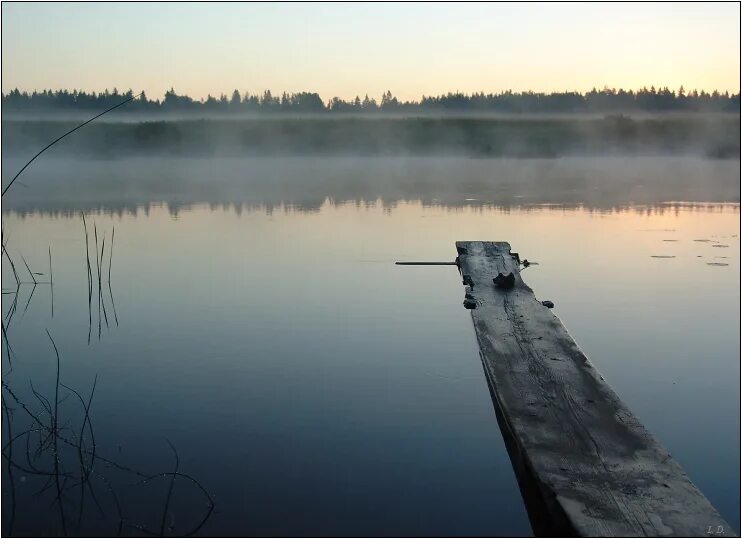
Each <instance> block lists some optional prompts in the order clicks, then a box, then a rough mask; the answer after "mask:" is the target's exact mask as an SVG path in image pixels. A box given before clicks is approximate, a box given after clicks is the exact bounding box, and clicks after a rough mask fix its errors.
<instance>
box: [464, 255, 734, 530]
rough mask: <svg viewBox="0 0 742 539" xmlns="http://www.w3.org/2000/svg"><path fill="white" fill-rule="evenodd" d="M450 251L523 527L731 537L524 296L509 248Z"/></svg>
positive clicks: (558, 327)
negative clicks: (505, 281)
mask: <svg viewBox="0 0 742 539" xmlns="http://www.w3.org/2000/svg"><path fill="white" fill-rule="evenodd" d="M456 247H457V251H458V252H459V263H460V268H461V273H462V276H464V280H465V281H468V279H467V278H466V276H468V277H469V278H470V279H471V282H472V283H473V286H470V287H467V294H468V295H471V296H473V299H474V300H475V301H476V308H475V309H472V310H471V316H472V319H473V321H474V327H475V330H476V335H477V340H478V342H479V348H480V353H481V357H482V363H483V366H484V370H485V373H486V375H487V379H488V382H489V385H490V390H491V392H492V396H493V402H494V404H495V408H496V411H497V415H498V420H499V422H500V427H501V430H502V431H503V436H504V437H505V441H506V444H507V446H508V451H509V453H510V458H511V461H512V463H513V466H514V468H515V471H516V475H517V477H518V481H519V484H520V487H521V492H522V494H523V497H524V500H525V502H526V507H527V509H528V512H529V517H530V520H531V524H532V526H533V529H534V532H535V533H536V534H537V535H560V536H564V535H578V536H597V537H606V536H609V537H620V536H665V537H670V536H686V537H687V536H690V537H703V536H716V537H718V536H735V535H736V533H735V531H734V530H732V528H731V527H730V526H729V524H728V523H727V522H725V521H724V519H723V518H722V517H721V516H720V515H719V513H718V512H717V511H716V510H715V509H714V507H713V506H712V505H711V504H710V502H709V501H708V500H707V499H706V497H705V496H704V495H703V494H702V493H701V492H700V491H699V490H698V488H696V486H695V485H694V484H693V483H692V482H691V481H690V479H689V478H688V476H687V475H686V474H685V472H684V471H683V470H682V469H681V467H680V465H679V464H678V463H677V462H676V461H675V460H674V459H673V458H672V457H671V456H670V454H669V453H668V452H667V451H666V450H665V449H664V448H663V447H662V446H661V445H660V444H659V443H658V442H657V441H656V440H655V439H654V438H653V437H652V435H651V434H650V433H649V432H648V431H647V430H646V429H645V428H644V426H643V425H642V424H641V423H640V422H639V421H638V419H637V418H636V417H635V416H634V415H633V414H632V413H631V412H630V411H629V410H628V408H627V407H626V406H625V405H624V404H623V403H622V402H621V400H620V399H619V398H618V396H617V395H616V393H614V391H613V390H612V389H611V388H610V386H609V385H608V384H607V383H606V382H605V380H604V379H603V377H602V376H601V375H600V373H599V372H598V371H597V370H596V369H595V368H594V367H593V366H592V364H591V363H590V361H589V360H588V359H587V357H586V356H585V354H584V353H583V352H582V350H580V348H579V347H578V346H577V344H576V343H575V341H574V340H573V339H572V337H571V336H570V335H569V333H568V332H567V330H566V329H565V328H564V326H563V325H562V323H561V322H560V320H559V319H558V318H557V317H556V316H555V315H554V314H553V313H552V312H551V310H550V309H548V308H547V307H545V306H543V305H542V304H541V302H540V301H538V300H537V299H536V297H535V296H534V293H533V291H532V290H531V288H530V287H528V286H527V285H526V284H525V283H524V282H523V279H522V278H521V276H520V271H519V261H518V259H517V255H511V252H510V245H509V244H507V243H505V242H481V241H463V242H457V243H456ZM499 272H502V273H503V274H507V273H509V272H513V273H514V274H515V286H514V287H513V288H512V289H501V288H496V287H495V285H494V284H493V282H492V279H493V278H494V277H495V276H497V274H498V273H499ZM709 527H710V528H709ZM709 529H710V530H711V531H712V533H708V531H709ZM719 530H723V532H722V533H719Z"/></svg>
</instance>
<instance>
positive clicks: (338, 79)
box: [2, 2, 740, 101]
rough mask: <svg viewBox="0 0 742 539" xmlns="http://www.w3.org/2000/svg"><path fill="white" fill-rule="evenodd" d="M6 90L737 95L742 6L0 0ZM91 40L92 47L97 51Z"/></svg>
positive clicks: (153, 94)
mask: <svg viewBox="0 0 742 539" xmlns="http://www.w3.org/2000/svg"><path fill="white" fill-rule="evenodd" d="M2 15H3V18H2V21H3V22H2V45H3V47H2V60H3V64H4V65H3V77H2V91H3V93H7V92H8V91H10V90H12V89H14V88H18V89H21V90H28V91H31V90H33V89H48V88H54V89H57V88H69V89H74V88H84V89H86V90H88V91H102V90H103V89H104V88H110V89H112V88H114V87H116V88H119V89H120V90H125V89H128V88H132V89H136V90H137V91H140V90H144V91H145V92H146V93H147V94H148V96H149V97H150V98H161V97H162V96H163V95H164V92H165V91H166V90H168V89H170V88H171V87H172V88H175V89H176V90H177V91H178V92H179V93H183V94H187V95H190V96H192V97H194V98H195V99H197V100H198V99H201V98H203V99H205V98H206V97H207V95H209V94H211V95H216V96H218V95H219V94H221V93H226V94H229V93H230V92H231V91H232V90H234V89H235V88H237V89H238V90H239V91H240V92H241V93H244V92H250V93H252V94H255V93H259V92H262V91H263V90H266V89H269V90H271V91H272V92H274V93H275V92H278V93H280V92H283V91H286V92H289V93H292V92H299V91H311V92H317V93H319V94H320V95H322V96H326V97H328V98H329V97H334V96H337V97H340V98H341V99H353V98H354V97H355V96H356V95H358V96H360V97H363V96H364V95H365V94H368V95H369V96H372V97H376V98H378V97H379V96H380V95H381V94H382V93H383V92H385V91H387V90H390V91H392V93H393V94H394V95H395V96H397V97H398V98H399V99H400V100H403V101H406V100H411V99H419V98H420V97H421V96H423V95H440V94H445V93H447V92H463V93H473V92H479V91H484V92H486V93H489V92H492V93H498V92H501V91H505V90H508V89H510V90H513V91H515V92H519V91H534V92H545V93H549V92H560V91H577V92H587V91H589V90H590V89H592V88H593V87H595V88H599V89H600V88H603V87H609V88H626V89H635V90H636V89H640V88H642V87H650V86H652V85H654V86H655V87H664V86H667V87H669V88H671V89H673V90H677V89H679V88H680V87H681V86H683V87H684V88H685V89H686V90H687V91H689V90H692V89H697V90H699V91H700V90H706V91H709V92H710V91H712V90H718V91H719V92H721V93H723V92H725V91H728V92H730V93H738V92H739V76H740V70H739V58H740V57H739V50H740V49H739V47H740V41H739V24H738V23H739V15H740V11H739V5H735V4H730V3H704V4H695V3H690V4H689V3H662V4H580V5H572V4H566V5H565V4H556V5H555V4H541V5H539V4H525V5H513V4H496V5H491V4H490V5H481V4H476V5H474V4H464V5H462V4H455V5H454V4H435V5H423V4H333V5H329V4H323V3H318V4H307V5H300V4H290V5H287V4H280V5H278V4H209V5H208V6H207V5H203V4H198V3H196V4H164V3H150V4H126V3H105V4H100V3H85V4H69V3H63V4H48V3H39V4H36V3H12V2H11V3H8V2H6V3H3V5H2ZM91 43H95V47H91V46H90V45H91Z"/></svg>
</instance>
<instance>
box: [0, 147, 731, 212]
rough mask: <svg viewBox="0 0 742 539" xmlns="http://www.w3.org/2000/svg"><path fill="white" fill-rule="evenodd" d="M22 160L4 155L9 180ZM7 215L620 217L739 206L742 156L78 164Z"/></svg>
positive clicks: (55, 161)
mask: <svg viewBox="0 0 742 539" xmlns="http://www.w3.org/2000/svg"><path fill="white" fill-rule="evenodd" d="M19 164H20V162H19V161H18V160H16V159H4V160H3V173H4V174H7V173H10V171H12V170H14V167H16V166H18V165H19ZM26 174H27V176H26V177H25V178H24V185H23V186H20V187H19V188H18V189H16V190H15V191H14V192H13V194H12V196H10V197H6V199H4V200H3V209H4V211H14V212H17V213H20V214H26V213H30V212H33V211H41V212H43V213H45V214H50V215H71V214H72V213H75V212H79V211H80V210H85V211H103V212H104V213H111V214H116V215H123V214H136V213H137V212H138V211H140V210H141V211H144V213H145V215H146V214H147V213H148V212H149V211H150V208H151V207H152V206H153V205H160V204H165V205H166V207H167V208H168V209H169V211H170V212H171V214H172V215H178V214H179V213H180V212H181V211H183V210H184V209H188V208H190V207H193V206H194V205H198V204H208V205H209V206H210V207H212V208H213V209H217V208H219V209H221V208H230V209H231V210H232V211H235V212H238V213H240V212H252V211H264V212H266V213H269V214H270V213H272V212H274V211H279V212H280V211H297V212H317V211H319V209H320V208H321V207H322V206H323V205H324V204H326V203H327V202H328V201H329V203H330V204H339V205H342V204H347V203H353V204H357V205H358V206H359V207H361V206H364V205H368V204H377V203H378V204H381V205H382V206H383V207H384V208H388V209H393V208H394V207H396V205H397V204H399V203H400V202H415V201H417V202H420V203H421V204H422V205H424V206H443V207H447V208H461V207H478V208H482V209H490V208H497V209H503V210H506V209H508V208H523V209H529V208H534V207H541V206H543V205H544V204H556V205H559V206H562V207H567V208H578V207H579V208H587V209H591V210H592V209H595V210H600V211H620V210H622V209H623V208H626V207H629V206H631V207H637V206H648V207H655V206H660V207H664V205H665V204H666V203H667V201H673V200H674V201H682V202H677V203H670V207H677V206H679V205H681V204H687V203H708V202H709V201H712V202H733V203H739V200H740V190H739V181H738V178H739V161H738V160H710V159H701V158H693V157H682V156H674V157H673V156H670V157H668V156H664V157H638V158H632V159H628V158H626V157H601V158H597V157H594V158H561V159H461V158H412V157H409V158H402V157H400V158H362V157H357V158H341V157H337V158H324V159H318V158H310V157H283V158H249V159H248V158H244V159H237V158H226V159H218V160H216V159H187V158H180V159H168V158H158V159H155V158H151V159H146V158H129V159H121V160H73V159H69V158H66V159H65V158H50V159H47V160H46V161H41V162H39V163H38V164H36V163H35V164H34V168H33V169H29V170H28V171H27V173H26Z"/></svg>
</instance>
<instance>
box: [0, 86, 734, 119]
mask: <svg viewBox="0 0 742 539" xmlns="http://www.w3.org/2000/svg"><path fill="white" fill-rule="evenodd" d="M133 95H134V92H133V91H132V90H127V91H125V92H123V93H122V92H119V90H117V89H116V88H114V89H113V90H112V91H109V90H105V91H103V92H99V93H95V92H85V91H82V90H72V91H70V90H42V91H32V92H30V93H29V92H26V91H23V92H22V91H20V90H18V89H14V90H11V91H10V92H8V93H4V94H2V106H3V109H4V110H5V111H6V112H44V113H47V112H76V111H81V112H82V111H93V110H100V109H104V108H107V107H111V106H113V105H115V104H116V103H119V102H121V101H122V100H123V99H127V98H129V97H132V96H133ZM739 110H740V94H739V93H736V94H730V93H729V92H723V93H722V92H718V91H716V90H714V91H713V92H711V93H709V92H706V91H705V90H701V91H697V90H692V91H686V90H685V89H684V88H683V87H680V89H678V91H677V92H676V91H674V90H670V89H668V88H667V87H664V88H660V89H657V88H655V87H654V86H652V87H651V88H642V89H640V90H637V91H634V90H623V89H619V90H616V89H612V88H603V89H602V90H597V89H592V90H591V91H589V92H586V93H579V92H555V93H537V92H513V91H505V92H500V93H487V94H485V93H483V92H479V93H472V94H465V93H461V92H450V93H447V94H445V95H439V96H422V98H421V99H420V100H419V101H402V100H399V99H398V98H396V97H395V96H394V95H393V94H392V92H391V91H387V92H384V94H383V95H382V96H381V99H380V100H379V101H377V100H376V99H374V98H371V97H369V96H368V95H365V96H364V97H363V98H361V97H360V96H357V97H355V99H351V100H344V99H341V98H339V97H333V98H332V99H329V100H327V101H326V102H325V101H324V100H323V99H322V97H320V95H319V94H317V93H315V92H298V93H291V94H289V93H287V92H284V93H283V94H282V95H281V96H278V95H273V94H272V93H271V92H270V90H266V91H265V92H263V93H262V94H250V93H247V92H246V93H240V92H239V91H238V90H234V92H232V94H231V96H227V95H226V94H221V95H220V96H219V97H214V96H211V95H209V96H208V97H207V98H205V99H200V100H196V99H194V98H191V97H189V96H187V95H183V94H178V93H177V92H175V90H174V89H172V88H171V89H170V90H168V91H167V92H165V96H164V98H163V99H149V98H148V97H147V96H146V94H144V93H142V95H141V96H140V97H138V98H136V99H134V100H133V101H132V102H131V103H130V104H129V105H127V107H125V108H124V109H122V112H123V111H127V112H138V113H149V112H180V113H188V112H201V113H204V112H208V113H248V114H252V113H379V112H383V113H408V114H409V113H446V112H461V113H467V112H469V113H590V112H597V113H605V112H681V111H686V112H739Z"/></svg>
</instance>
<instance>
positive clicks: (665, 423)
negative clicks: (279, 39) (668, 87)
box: [2, 158, 740, 536]
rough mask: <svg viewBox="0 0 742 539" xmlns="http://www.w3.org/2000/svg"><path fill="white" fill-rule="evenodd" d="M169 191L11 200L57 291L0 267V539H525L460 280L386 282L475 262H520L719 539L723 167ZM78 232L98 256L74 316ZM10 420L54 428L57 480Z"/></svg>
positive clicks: (447, 168)
mask: <svg viewBox="0 0 742 539" xmlns="http://www.w3.org/2000/svg"><path fill="white" fill-rule="evenodd" d="M5 161H7V160H5ZM172 164H173V166H172V167H164V166H162V164H161V163H157V161H155V160H152V161H148V160H134V159H132V160H120V161H114V162H106V161H96V162H92V161H91V162H80V163H75V162H74V161H73V160H71V159H65V160H62V159H60V160H55V159H49V160H47V161H43V160H41V161H40V162H39V163H38V165H39V166H38V167H36V168H30V169H29V171H28V174H27V175H24V177H23V185H19V186H17V187H14V188H13V190H12V191H10V192H9V194H8V196H7V197H4V200H3V204H4V208H3V235H4V241H6V242H7V250H8V253H9V254H10V255H11V258H12V259H13V262H14V264H15V267H16V270H17V272H18V274H19V276H20V277H21V280H22V281H30V280H31V277H30V276H29V274H28V271H27V270H26V268H25V264H24V262H23V259H25V261H26V262H27V264H28V266H29V267H30V269H31V271H32V272H36V273H40V274H41V273H43V275H36V276H35V278H36V279H37V280H38V281H48V280H49V279H48V277H49V275H48V274H49V270H48V268H49V253H48V251H49V248H51V257H52V268H53V283H54V285H53V297H52V289H51V287H50V286H49V285H47V284H45V283H44V282H42V283H41V284H38V285H37V286H36V287H35V288H34V286H33V284H28V283H25V284H22V285H20V287H19V288H18V290H17V293H16V286H15V279H14V277H13V272H12V269H11V268H10V265H9V264H8V261H7V258H5V257H4V258H3V316H4V321H5V322H4V323H5V326H6V328H7V334H8V342H9V344H10V346H11V348H12V351H11V353H10V356H8V353H7V352H6V349H3V372H4V376H3V381H4V384H5V386H6V389H5V390H4V391H3V399H4V403H5V404H6V406H7V408H8V409H9V410H8V412H7V413H8V415H7V416H4V417H3V424H4V425H5V428H4V430H3V443H4V447H5V448H6V449H5V451H6V455H7V454H8V449H10V450H11V451H12V455H10V457H11V458H12V460H13V461H14V462H15V463H17V466H16V467H14V468H13V469H12V474H9V473H7V471H8V469H7V467H6V468H4V472H5V473H4V474H3V484H2V487H3V494H4V495H3V498H2V504H3V532H4V534H7V533H8V531H9V527H10V526H11V525H12V526H13V529H12V532H13V533H14V534H17V535H45V534H57V533H63V532H65V531H66V532H67V533H69V534H84V535H94V534H105V535H112V534H114V535H115V534H116V533H118V532H119V531H121V533H122V534H124V535H143V534H148V533H154V534H160V533H163V534H165V535H183V534H187V533H189V532H194V533H196V534H197V535H263V536H265V535H268V536H273V535H293V536H296V535H298V536H306V535H310V536H311V535H323V536H340V535H351V536H352V535H371V536H390V535H401V536H409V535H432V536H441V535H454V536H492V535H495V536H498V535H516V536H522V535H529V534H531V529H530V526H529V523H528V519H527V516H526V512H525V509H524V507H523V504H522V501H521V497H520V493H519V490H518V486H517V483H516V480H515V477H514V474H513V471H512V468H511V465H510V461H509V459H508V456H507V452H506V450H505V447H504V444H503V441H502V438H501V435H500V432H499V428H498V425H497V421H496V417H495V413H494V409H493V406H492V401H491V398H490V395H489V392H488V388H487V383H486V380H485V377H484V373H483V371H482V366H481V362H480V359H479V354H478V348H477V345H476V340H475V336H474V330H473V327H472V323H471V318H470V315H469V312H468V311H466V310H465V309H464V308H463V306H462V300H463V288H462V286H461V282H460V279H459V276H458V273H457V272H456V269H455V268H453V267H450V266H449V267H445V266H443V267H399V266H395V265H394V262H395V261H397V260H452V259H453V258H454V257H455V248H454V242H455V241H456V240H477V239H480V240H505V241H509V242H510V243H511V245H512V247H513V250H514V251H517V252H519V253H520V254H521V257H526V258H528V259H529V260H531V261H535V262H538V264H537V265H536V264H534V265H532V266H531V267H529V268H528V269H527V270H525V271H524V274H523V276H524V279H525V280H526V281H527V282H528V284H529V285H530V286H531V287H532V288H533V289H534V291H535V292H536V295H537V297H538V298H539V299H550V300H552V301H553V302H554V303H555V304H556V307H555V309H554V312H555V314H557V315H558V316H559V317H560V318H561V319H562V321H563V322H564V324H565V325H566V327H567V328H568V329H569V331H570V332H571V334H572V335H573V336H574V338H575V340H576V341H577V342H578V343H579V344H580V346H581V347H582V348H583V349H584V350H585V352H586V354H587V355H588V357H590V359H591V360H592V362H593V363H594V364H595V366H596V367H597V368H598V369H599V370H600V371H601V372H602V374H603V375H604V376H605V378H606V380H607V381H608V382H609V383H610V384H611V385H612V386H613V388H614V389H615V390H616V392H617V393H618V394H619V395H620V396H621V398H622V399H623V400H624V402H625V403H626V404H627V405H628V406H629V408H630V409H631V410H632V411H633V412H634V413H635V414H636V415H637V416H638V417H639V418H640V419H641V421H642V422H643V423H644V424H645V425H646V426H647V427H648V429H649V430H650V432H652V433H653V434H654V435H655V436H656V437H657V438H658V439H659V440H660V442H661V443H662V444H664V445H665V446H666V447H667V448H668V449H669V450H670V452H671V453H672V455H673V456H674V457H675V458H676V459H677V460H678V461H679V462H680V464H681V465H682V466H683V467H684V469H685V470H686V471H687V472H688V474H689V475H690V477H691V479H692V480H693V481H694V482H695V483H696V485H698V487H699V488H700V489H701V490H702V492H703V493H704V494H705V495H706V496H707V497H708V498H709V499H710V501H711V502H712V503H713V504H714V505H715V506H716V507H717V508H718V509H719V511H720V512H721V513H722V515H723V516H724V517H725V518H726V519H727V520H728V521H729V522H730V524H732V525H733V526H735V527H736V529H737V530H739V529H740V510H739V507H740V497H739V482H740V462H739V452H740V431H739V424H740V416H739V410H740V386H739V379H740V350H739V342H740V340H739V337H740V334H739V327H740V317H739V296H740V288H739V274H740V266H739V264H740V256H739V254H740V252H739V251H740V250H739V247H740V242H739V228H740V212H739V184H738V176H737V177H736V178H735V177H734V176H733V174H738V171H739V161H707V162H706V161H703V162H701V161H694V160H690V161H688V160H683V159H674V158H672V159H671V158H667V159H651V160H649V159H645V160H641V159H640V160H629V159H620V158H610V159H606V160H600V159H591V160H583V161H578V162H570V161H565V160H557V161H556V162H553V163H549V162H548V160H545V161H534V162H532V161H528V160H521V161H518V160H513V161H507V162H504V161H503V162H496V161H488V160H471V161H466V160H464V161H462V160H459V161H445V162H443V161H441V162H436V161H435V160H433V161H431V160H419V161H409V160H405V161H404V162H401V161H392V162H390V161H389V160H383V159H377V160H374V159H368V160H363V161H360V162H359V161H358V160H355V161H343V160H332V159H328V160H325V161H324V162H323V161H322V160H318V159H307V160H301V159H292V160H261V161H259V162H250V161H239V160H231V161H228V162H227V163H226V164H224V168H223V169H220V168H219V163H218V162H216V161H210V160H192V161H189V160H177V161H176V162H173V163H172ZM6 166H7V167H8V169H7V170H6ZM32 167H33V166H32ZM10 170H13V163H12V162H11V163H9V164H7V165H6V163H5V162H4V163H3V172H4V175H3V177H4V178H7V177H8V176H7V175H6V174H7V172H8V171H10ZM256 170H257V172H256ZM493 171H495V172H493ZM526 171H528V172H526ZM520 176H524V177H525V176H527V178H526V179H523V182H524V183H522V184H521V183H519V182H518V178H519V177H520ZM179 177H181V178H182V183H179V182H178V178H179ZM446 177H448V178H449V179H450V183H447V181H446ZM240 178H244V181H242V182H241V180H240ZM539 178H542V180H539ZM544 178H545V179H544ZM596 178H597V179H596ZM68 180H69V181H68ZM6 181H7V180H6ZM539 181H543V182H544V183H539ZM674 181H676V182H677V184H673V182H674ZM616 182H621V183H616ZM735 182H737V183H735ZM522 185H526V186H527V187H522ZM673 186H675V187H676V188H675V189H673ZM677 200H681V201H684V202H669V203H668V202H666V201H677ZM80 210H85V216H86V223H87V227H88V233H89V236H90V245H91V249H94V247H93V246H94V243H95V242H94V237H93V227H94V226H95V229H96V230H97V233H98V241H99V249H100V248H101V245H102V243H103V237H104V235H105V246H104V248H103V256H102V259H103V264H102V271H101V284H102V286H101V293H100V297H99V296H98V282H97V268H96V261H95V258H94V255H93V254H92V252H91V254H90V260H91V263H92V273H93V277H94V278H93V281H94V282H93V286H92V298H91V300H90V302H89V288H88V272H87V264H86V248H85V230H84V228H83V221H82V219H81V216H80ZM114 229H115V237H114V240H113V252H112V258H111V263H110V288H109V285H108V282H109V281H108V270H109V256H111V252H110V250H109V249H110V246H111V236H112V234H113V233H114ZM99 252H100V251H99ZM52 300H53V303H52ZM99 309H100V311H99ZM99 312H100V314H99ZM99 320H100V329H99ZM47 329H48V331H49V333H50V334H51V336H52V337H53V339H54V342H55V343H56V345H57V347H58V350H59V356H60V361H59V378H60V382H61V383H62V384H64V385H65V386H68V387H70V388H73V389H75V390H77V391H78V392H79V393H80V395H81V397H82V401H83V402H85V403H86V402H87V400H88V398H89V397H90V393H91V389H92V386H93V382H94V380H95V383H96V385H95V392H94V394H93V397H92V400H91V401H90V402H91V404H90V407H89V414H88V416H89V419H90V422H89V424H88V422H87V421H86V419H85V413H84V408H85V407H84V404H82V403H81V401H80V399H78V397H77V396H75V394H74V393H70V391H69V390H68V389H66V388H65V387H64V386H59V389H58V397H57V399H56V400H58V401H59V404H58V406H57V413H56V414H54V413H51V414H50V413H49V412H50V411H52V412H53V411H54V408H55V397H54V396H55V391H57V389H56V388H57V387H58V386H57V385H56V377H57V360H56V356H55V353H54V348H53V346H52V342H51V341H50V339H49V337H47V335H46V332H45V330H47ZM9 359H10V360H11V361H10V362H9V361H8V360H9ZM11 362H12V364H11ZM96 376H97V379H96ZM29 382H32V383H33V388H34V390H35V391H36V392H38V394H39V395H40V396H39V397H36V396H34V393H33V392H32V390H31V385H30V383H29ZM44 399H48V401H49V403H48V404H45V401H44ZM20 403H23V404H24V405H25V406H26V409H24V408H23V406H22V405H21V404H20ZM47 407H48V408H49V410H47V409H46V408H47ZM10 409H12V413H11V412H10ZM31 414H33V415H34V416H35V417H36V418H38V419H39V420H40V422H42V423H43V425H53V422H54V419H53V417H56V418H57V420H56V421H57V423H56V424H57V430H58V433H59V436H58V437H56V438H58V439H57V442H56V444H57V448H56V451H57V454H58V455H59V459H58V464H57V466H56V467H55V465H54V458H53V455H54V451H55V447H54V439H55V437H53V436H52V437H49V436H48V432H49V428H48V427H43V426H42V427H39V425H35V424H34V422H33V421H32V420H31V418H30V417H31ZM8 418H9V419H8ZM8 425H10V426H11V431H10V433H11V436H12V437H13V438H12V440H13V441H12V443H10V444H9V441H10V440H11V438H10V437H9V433H8V430H7V426H8ZM91 426H92V429H91V428H90V427H91ZM28 429H32V430H31V431H30V432H28V434H24V431H26V430H28ZM91 431H92V432H93V433H94V437H93V436H92V435H91ZM81 433H82V434H81ZM93 438H94V439H93ZM80 440H82V443H81V442H80ZM168 442H169V443H170V444H172V447H171V446H170V445H169V443H168ZM8 444H9V445H8ZM79 446H82V447H83V450H82V451H78V449H77V447H79ZM173 448H174V449H173ZM93 452H94V453H95V455H96V456H95V458H93V457H92V456H91V455H92V453H93ZM176 452H177V461H178V464H177V471H178V473H179V474H183V475H173V473H172V472H173V471H175V470H176V468H175V466H176V463H175V461H176V458H175V454H176ZM81 462H82V464H81ZM91 462H93V463H94V465H93V466H90V463H91ZM6 466H7V462H6ZM156 474H159V475H156ZM152 476H154V477H152ZM173 478H175V480H174V481H172V479H173ZM145 479H146V481H145ZM171 487H172V489H171ZM201 487H202V488H203V489H204V490H203V491H202V490H201ZM168 492H170V495H169V494H168ZM12 493H15V496H13V495H12ZM60 493H61V495H60ZM9 494H11V495H9ZM57 498H60V499H61V500H62V502H61V504H60V503H59V502H58V501H56V499H57ZM13 501H14V502H15V503H13ZM80 507H82V510H80Z"/></svg>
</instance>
